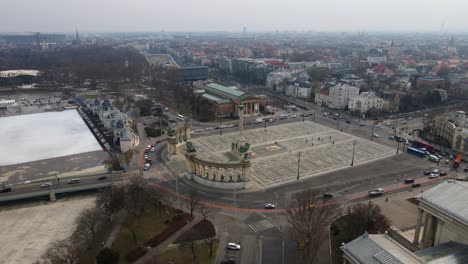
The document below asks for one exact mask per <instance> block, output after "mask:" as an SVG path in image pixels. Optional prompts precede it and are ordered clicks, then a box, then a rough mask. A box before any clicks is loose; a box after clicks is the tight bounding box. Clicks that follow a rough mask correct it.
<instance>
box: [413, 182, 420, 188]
mask: <svg viewBox="0 0 468 264" xmlns="http://www.w3.org/2000/svg"><path fill="white" fill-rule="evenodd" d="M411 187H413V188H417V187H421V184H420V183H413V184H411Z"/></svg>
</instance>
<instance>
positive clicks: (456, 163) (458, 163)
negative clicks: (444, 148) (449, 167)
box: [453, 154, 463, 169]
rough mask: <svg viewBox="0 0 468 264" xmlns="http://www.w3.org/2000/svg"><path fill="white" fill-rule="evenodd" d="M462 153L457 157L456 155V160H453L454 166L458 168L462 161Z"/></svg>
mask: <svg viewBox="0 0 468 264" xmlns="http://www.w3.org/2000/svg"><path fill="white" fill-rule="evenodd" d="M462 158H463V157H462V155H460V154H458V155H457V156H456V157H455V160H454V161H453V167H454V168H455V169H456V168H458V166H460V162H461V161H462Z"/></svg>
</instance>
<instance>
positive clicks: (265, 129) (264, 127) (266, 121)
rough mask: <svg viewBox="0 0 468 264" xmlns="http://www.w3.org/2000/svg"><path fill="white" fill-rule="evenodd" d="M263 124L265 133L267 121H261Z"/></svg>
mask: <svg viewBox="0 0 468 264" xmlns="http://www.w3.org/2000/svg"><path fill="white" fill-rule="evenodd" d="M263 123H264V128H265V132H266V131H267V129H266V123H267V120H266V119H265V120H264V121H263Z"/></svg>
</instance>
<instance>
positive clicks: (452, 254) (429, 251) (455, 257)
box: [415, 241, 468, 264]
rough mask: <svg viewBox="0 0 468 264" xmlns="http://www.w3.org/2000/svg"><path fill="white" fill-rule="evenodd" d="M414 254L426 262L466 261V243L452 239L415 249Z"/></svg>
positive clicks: (443, 263)
mask: <svg viewBox="0 0 468 264" xmlns="http://www.w3.org/2000/svg"><path fill="white" fill-rule="evenodd" d="M415 254H416V256H418V257H419V258H420V259H421V260H423V261H424V263H427V264H459V263H468V245H465V244H460V243H456V242H453V241H450V242H448V243H444V244H442V245H439V246H436V247H431V248H426V249H423V250H419V251H416V252H415Z"/></svg>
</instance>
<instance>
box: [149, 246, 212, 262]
mask: <svg viewBox="0 0 468 264" xmlns="http://www.w3.org/2000/svg"><path fill="white" fill-rule="evenodd" d="M217 249H218V242H217V241H215V242H214V243H213V256H212V257H211V258H208V256H209V253H210V246H208V245H207V244H206V243H204V242H200V243H199V244H197V245H196V247H195V250H196V255H197V259H196V260H193V255H192V251H191V250H190V247H189V246H181V245H177V246H175V247H172V248H170V249H168V250H166V251H164V252H163V253H161V254H159V255H158V257H157V260H158V263H162V264H167V263H172V264H187V263H193V264H208V263H214V262H215V261H216V251H217Z"/></svg>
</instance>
